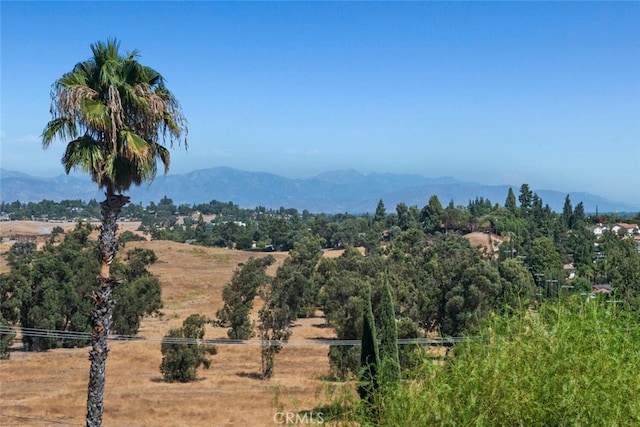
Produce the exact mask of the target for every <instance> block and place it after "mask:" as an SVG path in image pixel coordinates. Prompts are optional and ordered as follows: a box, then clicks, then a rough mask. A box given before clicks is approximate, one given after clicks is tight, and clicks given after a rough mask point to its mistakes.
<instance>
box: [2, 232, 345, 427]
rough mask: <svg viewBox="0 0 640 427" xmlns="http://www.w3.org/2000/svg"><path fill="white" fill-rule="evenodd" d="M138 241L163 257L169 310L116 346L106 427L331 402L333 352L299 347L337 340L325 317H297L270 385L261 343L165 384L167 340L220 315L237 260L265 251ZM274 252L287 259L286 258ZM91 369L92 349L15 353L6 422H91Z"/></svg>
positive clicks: (250, 414) (210, 421)
mask: <svg viewBox="0 0 640 427" xmlns="http://www.w3.org/2000/svg"><path fill="white" fill-rule="evenodd" d="M3 228H4V227H3ZM3 231H4V230H3ZM135 245H138V246H141V247H145V248H149V249H153V250H154V251H155V252H156V254H157V255H158V258H159V260H160V261H159V262H158V263H157V264H155V265H154V266H152V267H151V270H152V272H153V273H154V274H155V275H157V276H158V277H159V278H160V282H161V284H162V288H163V301H164V308H163V310H162V312H163V315H162V316H161V317H155V318H147V319H144V321H143V323H142V327H141V329H140V332H139V335H140V336H142V337H145V338H146V339H145V340H141V341H135V342H111V343H110V347H111V351H110V353H109V359H108V361H107V386H106V391H105V400H104V402H105V412H104V425H105V426H236V425H239V426H261V425H265V426H266V425H275V422H274V418H273V417H274V414H275V412H276V411H278V410H284V411H295V410H310V409H313V408H314V407H316V406H319V405H321V404H322V403H323V402H322V398H323V394H322V393H320V395H318V392H319V391H320V390H322V385H323V380H322V378H323V377H324V375H326V374H327V372H328V369H329V367H328V358H327V352H328V348H327V347H326V346H322V345H314V344H308V343H297V341H299V340H311V341H312V340H313V338H317V337H332V336H333V335H334V333H333V331H332V330H330V329H328V328H323V327H321V326H322V325H323V324H324V319H322V318H310V319H301V320H299V321H298V323H297V324H296V325H295V326H294V328H293V335H292V337H291V341H292V342H293V343H292V344H291V345H289V346H286V347H285V348H284V349H283V350H282V352H281V353H280V354H279V355H278V356H277V357H276V368H275V375H274V377H273V378H272V379H271V380H269V381H263V380H259V379H256V376H257V375H258V373H259V372H260V346H259V345H252V344H248V345H220V346H218V354H217V355H215V356H213V358H212V365H211V368H210V369H209V370H201V371H199V377H200V378H199V380H197V381H195V382H193V383H188V384H168V383H165V382H163V381H162V377H161V374H160V371H159V366H160V362H161V360H162V353H161V352H160V339H161V338H162V336H164V334H165V333H166V332H167V331H168V329H169V328H171V327H176V326H180V325H181V324H182V321H183V320H184V319H185V318H186V317H187V316H188V315H190V314H193V313H200V314H203V315H206V316H211V317H213V316H214V315H215V312H216V310H218V309H219V308H220V307H221V306H222V299H221V289H222V287H223V286H224V285H225V284H226V283H227V282H228V281H229V280H230V278H231V275H232V273H233V270H234V269H235V268H236V266H237V264H238V263H239V262H243V261H246V260H247V259H248V258H249V257H250V256H259V255H261V254H252V253H249V252H242V251H231V250H225V249H217V248H204V247H197V246H190V245H184V244H179V243H173V242H162V241H154V242H136V243H135ZM132 247H134V244H133V243H130V244H129V245H127V248H132ZM2 252H3V253H5V252H6V249H5V248H4V247H3V249H2ZM272 255H274V256H275V257H276V258H277V260H278V263H281V262H282V260H283V259H284V258H285V257H286V254H283V253H273V254H272ZM2 258H4V257H2ZM271 268H272V269H275V266H273V267H271ZM271 273H273V271H271ZM222 337H226V331H225V330H224V329H221V328H210V329H209V330H208V331H207V335H206V338H222ZM18 346H19V344H16V348H17V347H18ZM88 370H89V362H88V360H87V348H81V349H58V350H53V351H49V352H47V353H25V352H22V351H19V350H17V351H13V352H12V354H11V358H10V359H9V360H2V361H0V425H2V426H42V425H83V424H84V417H85V405H86V389H87V381H88Z"/></svg>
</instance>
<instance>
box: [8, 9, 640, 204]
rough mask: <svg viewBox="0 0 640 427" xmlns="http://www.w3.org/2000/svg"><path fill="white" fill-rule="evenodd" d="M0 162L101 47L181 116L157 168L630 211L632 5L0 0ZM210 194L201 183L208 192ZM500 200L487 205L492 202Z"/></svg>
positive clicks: (635, 127)
mask: <svg viewBox="0 0 640 427" xmlns="http://www.w3.org/2000/svg"><path fill="white" fill-rule="evenodd" d="M0 13H1V36H2V39H1V48H2V50H1V52H0V55H1V71H0V72H1V84H2V86H1V95H0V96H1V108H2V110H1V123H0V138H1V139H0V144H1V166H2V167H3V168H5V169H10V170H17V171H21V172H25V173H29V174H32V175H36V176H55V175H58V174H60V173H63V169H62V166H61V165H60V162H59V159H60V157H61V155H62V151H63V148H64V145H65V144H64V143H63V142H62V141H60V142H56V143H54V145H53V146H52V147H51V148H49V149H48V150H46V151H43V150H42V148H41V145H40V142H39V135H40V133H41V132H42V129H43V128H44V125H45V124H46V122H47V121H48V120H49V118H50V116H49V102H50V98H49V91H50V87H51V84H52V83H53V82H54V81H55V80H56V79H57V78H59V77H60V76H62V74H64V73H65V72H67V71H70V70H71V69H72V67H73V66H74V65H75V64H76V63H77V62H79V61H82V60H86V59H88V58H89V56H90V48H89V45H90V44H91V43H94V42H96V41H98V40H106V39H107V37H116V38H118V39H119V40H120V42H121V49H122V51H125V52H126V51H130V50H134V49H137V50H139V51H140V53H141V57H140V61H141V62H142V63H144V64H145V65H149V66H152V67H153V68H156V69H157V70H158V71H160V72H161V73H162V74H163V75H164V77H165V78H166V80H167V85H168V87H169V88H170V89H171V90H172V91H173V92H174V94H175V95H176V97H177V98H178V99H179V100H180V101H181V103H182V107H183V110H184V112H185V115H186V117H187V119H188V121H189V150H188V151H186V152H185V150H184V149H183V147H177V148H176V149H175V150H174V151H173V152H172V167H171V171H170V173H185V172H188V171H191V170H195V169H202V168H209V167H214V166H229V167H234V168H239V169H244V170H249V171H265V172H271V173H276V174H280V175H284V176H287V177H291V178H297V177H301V178H302V177H310V176H313V175H316V174H318V173H322V172H326V171H332V170H341V169H355V170H358V171H360V172H362V173H371V172H396V173H415V174H420V175H423V176H428V177H439V176H452V177H455V178H458V179H461V180H468V181H476V182H480V183H483V184H509V185H513V186H514V187H516V188H517V187H519V186H520V185H521V184H522V183H528V184H529V185H530V186H531V187H532V188H533V189H553V190H559V191H567V192H568V191H588V192H591V193H594V194H598V195H602V196H605V197H608V198H610V199H613V200H619V201H626V202H631V203H635V204H638V203H640V185H639V183H640V24H639V22H640V2H620V3H616V2H541V3H537V2H496V3H490V2H474V3H465V2H401V3H398V2H255V3H253V2H207V1H200V2H155V1H146V2H11V1H4V0H3V1H2V2H0ZM212 185H215V183H212ZM494 202H499V203H502V202H503V201H501V200H500V201H494Z"/></svg>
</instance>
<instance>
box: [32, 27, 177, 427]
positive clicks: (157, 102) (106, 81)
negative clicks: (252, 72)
mask: <svg viewBox="0 0 640 427" xmlns="http://www.w3.org/2000/svg"><path fill="white" fill-rule="evenodd" d="M119 47H120V43H119V42H118V41H116V40H115V39H108V40H107V42H106V43H104V42H97V43H95V44H92V45H91V51H92V53H93V56H92V57H91V58H90V59H88V60H86V61H83V62H80V63H78V64H76V66H75V67H73V70H71V71H70V72H68V73H65V74H64V75H63V76H62V77H61V78H60V79H58V80H57V81H56V82H55V83H54V84H53V86H52V91H51V116H52V120H51V121H49V123H47V125H46V127H45V129H44V131H43V133H42V145H43V147H44V148H47V147H49V145H50V144H51V143H52V142H53V141H54V140H56V139H61V140H64V141H68V142H67V148H66V150H65V153H64V155H63V157H62V164H63V165H64V168H65V171H66V173H67V174H68V173H69V172H70V171H71V170H72V169H77V170H81V171H84V172H87V173H89V174H90V175H91V178H92V179H93V181H95V182H96V183H97V184H98V187H99V188H100V189H103V190H104V191H105V196H106V198H105V200H104V201H103V202H102V203H101V208H102V209H101V210H102V229H101V232H100V238H99V249H100V261H101V267H100V275H99V276H98V286H97V289H96V290H95V291H94V293H93V295H92V299H93V301H94V306H93V310H92V313H91V321H92V323H93V334H92V338H91V347H92V348H91V350H90V351H89V360H90V361H91V369H90V372H89V387H88V398H87V426H99V425H101V423H102V413H103V404H102V400H103V394H104V385H105V365H106V359H107V353H108V352H109V348H108V345H107V336H108V334H109V330H110V327H111V312H112V305H113V301H112V299H111V291H112V287H113V285H114V284H117V283H118V280H116V279H114V278H112V277H111V276H110V267H111V262H112V260H113V257H114V256H115V254H116V249H117V241H116V231H117V227H118V226H117V223H116V221H117V219H118V216H119V214H120V211H121V209H122V207H123V206H124V205H126V204H127V203H128V202H129V197H127V196H125V195H123V194H122V192H123V191H126V190H128V189H129V188H130V187H131V185H132V184H135V185H140V184H141V183H143V182H150V181H152V180H153V179H154V178H155V176H156V172H157V161H158V160H160V161H161V162H162V163H163V165H164V168H165V173H166V172H167V171H168V168H169V160H170V156H169V150H168V147H173V144H174V143H175V142H177V143H178V144H180V143H181V140H182V137H183V135H184V145H185V148H186V147H187V140H186V134H187V127H186V120H185V118H184V116H183V114H182V110H181V108H180V105H179V103H178V101H177V100H176V98H175V97H174V96H173V94H172V93H171V92H170V91H169V90H168V89H167V88H166V87H165V85H164V78H163V77H162V76H161V75H160V74H159V73H158V72H157V71H155V70H153V69H152V68H149V67H147V66H144V65H141V64H140V63H139V62H138V61H137V58H138V52H137V51H134V52H131V53H128V54H126V55H121V54H120V52H119ZM167 141H168V142H169V145H168V147H167V145H166V144H165V143H166V142H167Z"/></svg>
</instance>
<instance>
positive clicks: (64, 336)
mask: <svg viewBox="0 0 640 427" xmlns="http://www.w3.org/2000/svg"><path fill="white" fill-rule="evenodd" d="M16 331H17V332H20V334H21V335H22V336H26V337H35V338H51V339H61V340H77V341H88V340H89V339H90V338H91V334H89V333H86V332H75V331H60V330H55V329H39V328H23V327H12V326H2V325H0V335H9V334H14V333H15V332H16ZM107 339H108V340H109V341H135V342H144V343H148V344H155V343H166V344H187V345H197V344H205V345H208V344H214V345H265V343H267V344H266V345H271V346H280V345H282V346H297V345H300V346H313V345H318V346H355V345H360V344H361V341H360V340H340V339H331V338H317V339H306V340H288V341H276V340H272V341H262V340H237V339H227V338H214V339H195V338H180V337H163V338H159V337H141V336H135V335H113V336H110V337H108V338H107ZM473 339H477V337H444V338H401V339H398V344H399V345H407V344H420V345H432V346H438V345H440V346H447V345H452V344H454V343H459V342H464V341H470V340H473Z"/></svg>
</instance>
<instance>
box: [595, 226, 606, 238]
mask: <svg viewBox="0 0 640 427" xmlns="http://www.w3.org/2000/svg"><path fill="white" fill-rule="evenodd" d="M608 229H609V227H607V226H606V225H604V224H598V225H596V226H595V227H594V228H593V234H595V235H596V237H600V236H602V233H604V232H605V231H607V230H608Z"/></svg>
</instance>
